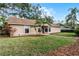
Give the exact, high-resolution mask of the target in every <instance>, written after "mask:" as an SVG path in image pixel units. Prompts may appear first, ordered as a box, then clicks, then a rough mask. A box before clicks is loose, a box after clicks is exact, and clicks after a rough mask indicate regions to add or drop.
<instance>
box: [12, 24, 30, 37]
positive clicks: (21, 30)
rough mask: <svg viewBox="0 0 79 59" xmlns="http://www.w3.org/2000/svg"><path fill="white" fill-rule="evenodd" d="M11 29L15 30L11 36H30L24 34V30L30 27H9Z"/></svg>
mask: <svg viewBox="0 0 79 59" xmlns="http://www.w3.org/2000/svg"><path fill="white" fill-rule="evenodd" d="M11 27H12V28H15V29H16V31H15V32H14V33H13V36H22V35H29V34H30V33H25V28H29V29H30V26H18V25H11ZM29 32H30V30H29Z"/></svg>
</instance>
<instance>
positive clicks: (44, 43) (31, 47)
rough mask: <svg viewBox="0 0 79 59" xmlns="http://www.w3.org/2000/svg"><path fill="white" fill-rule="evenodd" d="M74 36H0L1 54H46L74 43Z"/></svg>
mask: <svg viewBox="0 0 79 59" xmlns="http://www.w3.org/2000/svg"><path fill="white" fill-rule="evenodd" d="M74 42H75V40H74V38H73V37H67V38H66V37H55V36H53V35H48V36H39V37H33V36H32V37H31V36H26V37H15V38H0V55H16V56H18V55H21V56H23V55H26V56H27V55H45V54H46V53H47V52H48V51H50V50H55V49H57V48H58V47H61V46H64V45H69V44H72V43H74Z"/></svg>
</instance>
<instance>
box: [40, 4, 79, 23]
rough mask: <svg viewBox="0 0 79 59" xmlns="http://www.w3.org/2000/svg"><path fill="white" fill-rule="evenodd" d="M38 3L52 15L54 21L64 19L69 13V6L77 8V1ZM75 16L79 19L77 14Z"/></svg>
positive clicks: (78, 6)
mask: <svg viewBox="0 0 79 59" xmlns="http://www.w3.org/2000/svg"><path fill="white" fill-rule="evenodd" d="M40 5H41V7H42V9H44V10H45V11H46V13H47V14H48V15H51V16H53V17H54V21H56V22H59V21H62V20H65V16H66V15H68V13H69V11H68V10H69V8H74V7H77V8H78V9H79V3H40ZM77 17H78V19H79V14H78V16H77Z"/></svg>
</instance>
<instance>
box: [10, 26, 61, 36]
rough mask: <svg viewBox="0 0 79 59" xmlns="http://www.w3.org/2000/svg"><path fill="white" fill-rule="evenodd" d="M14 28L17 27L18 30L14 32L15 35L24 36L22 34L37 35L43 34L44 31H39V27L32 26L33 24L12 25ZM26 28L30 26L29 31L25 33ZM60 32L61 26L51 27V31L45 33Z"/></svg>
mask: <svg viewBox="0 0 79 59" xmlns="http://www.w3.org/2000/svg"><path fill="white" fill-rule="evenodd" d="M10 26H11V27H12V28H16V31H15V32H14V33H13V36H22V35H37V34H43V33H42V32H38V28H39V27H36V30H35V27H31V26H21V25H10ZM25 28H29V33H25ZM56 32H60V28H56V27H51V32H48V33H44V34H50V33H56Z"/></svg>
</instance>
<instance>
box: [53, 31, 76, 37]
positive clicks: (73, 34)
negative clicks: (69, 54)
mask: <svg viewBox="0 0 79 59" xmlns="http://www.w3.org/2000/svg"><path fill="white" fill-rule="evenodd" d="M54 35H58V36H65V37H74V36H75V33H74V32H60V33H55V34H54Z"/></svg>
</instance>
